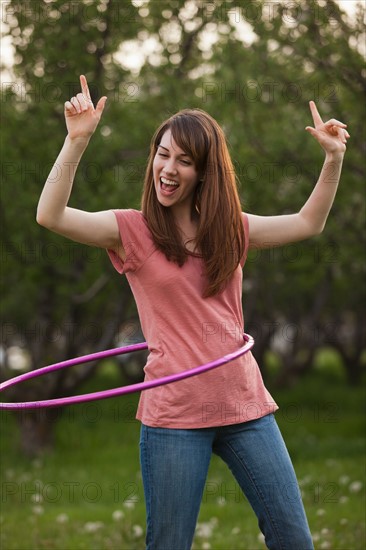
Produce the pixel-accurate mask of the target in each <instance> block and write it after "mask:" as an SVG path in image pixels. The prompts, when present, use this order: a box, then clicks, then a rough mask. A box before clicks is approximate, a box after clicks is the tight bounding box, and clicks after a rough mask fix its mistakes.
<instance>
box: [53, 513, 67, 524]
mask: <svg viewBox="0 0 366 550" xmlns="http://www.w3.org/2000/svg"><path fill="white" fill-rule="evenodd" d="M56 521H57V523H60V524H63V523H67V522H68V521H69V516H68V515H67V514H59V515H58V516H57V518H56Z"/></svg>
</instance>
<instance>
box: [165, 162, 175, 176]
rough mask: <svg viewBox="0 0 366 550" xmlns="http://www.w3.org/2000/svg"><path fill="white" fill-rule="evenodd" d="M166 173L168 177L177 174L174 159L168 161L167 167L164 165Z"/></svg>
mask: <svg viewBox="0 0 366 550" xmlns="http://www.w3.org/2000/svg"><path fill="white" fill-rule="evenodd" d="M164 172H165V173H166V174H167V175H173V174H176V173H177V168H176V166H175V160H174V159H173V158H169V159H167V161H166V163H165V165H164Z"/></svg>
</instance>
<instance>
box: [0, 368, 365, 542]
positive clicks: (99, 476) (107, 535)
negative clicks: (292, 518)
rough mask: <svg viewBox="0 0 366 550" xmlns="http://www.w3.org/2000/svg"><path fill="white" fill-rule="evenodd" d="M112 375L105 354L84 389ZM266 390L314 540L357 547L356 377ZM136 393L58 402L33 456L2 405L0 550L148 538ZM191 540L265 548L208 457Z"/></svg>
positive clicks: (248, 513)
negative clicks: (50, 432) (50, 439)
mask: <svg viewBox="0 0 366 550" xmlns="http://www.w3.org/2000/svg"><path fill="white" fill-rule="evenodd" d="M118 384H119V381H117V382H116V376H115V371H114V367H113V366H112V365H111V364H108V365H106V366H105V367H104V368H103V370H102V372H101V373H100V375H98V377H96V378H95V379H93V381H92V382H91V383H90V384H89V385H88V387H86V388H85V391H93V390H95V389H101V388H102V387H106V386H109V387H112V386H113V385H118ZM272 393H273V394H274V397H275V399H276V400H277V402H278V404H279V405H280V410H279V411H278V412H277V414H276V417H277V421H278V423H279V425H280V428H281V430H282V432H283V435H284V437H285V441H286V443H287V446H288V449H289V452H290V454H291V456H292V459H293V462H294V466H295V469H296V472H297V476H298V479H299V483H300V486H301V489H302V492H303V499H304V503H305V508H306V511H307V514H308V518H309V523H310V527H311V530H312V533H313V537H314V542H315V547H316V548H317V549H322V548H326V549H332V550H336V549H339V550H341V549H342V550H364V548H365V547H366V542H365V523H364V520H365V498H364V489H365V487H364V485H365V480H364V456H365V455H364V451H365V439H364V417H363V415H364V410H363V408H364V392H363V390H362V388H349V387H347V386H346V385H345V383H344V382H343V381H342V379H340V378H337V377H331V376H329V375H326V374H324V373H317V374H316V373H313V374H312V375H311V376H309V377H307V378H305V379H302V380H301V381H300V382H299V384H298V385H297V386H296V387H295V388H293V389H291V390H286V391H285V390H281V391H274V392H272ZM137 400H138V396H136V395H131V396H126V397H121V398H117V399H110V400H105V401H99V402H94V403H90V404H84V405H75V406H73V407H69V408H66V409H64V413H63V416H62V417H61V418H60V420H59V422H58V424H57V433H56V445H55V448H54V451H53V452H50V453H48V454H46V455H44V456H42V457H41V458H36V459H29V458H26V457H24V456H22V455H21V454H20V453H19V451H18V441H17V438H18V433H17V427H16V423H15V422H14V415H13V414H8V413H4V414H2V415H1V433H2V439H1V477H2V479H1V512H0V522H1V523H0V529H1V539H0V548H1V550H43V549H49V550H53V549H58V550H81V549H86V550H112V549H113V550H135V549H136V550H138V549H143V548H144V547H145V546H144V531H145V507H144V498H143V490H142V483H141V475H140V471H139V460H138V438H139V423H138V422H137V421H135V420H134V414H135V410H136V404H137ZM193 548H195V549H202V550H203V549H213V550H219V549H222V550H257V549H258V550H260V549H264V548H265V545H264V543H263V540H262V537H261V535H260V532H259V529H258V526H257V521H256V518H255V516H254V514H253V512H252V510H251V508H250V506H249V505H248V503H247V501H246V499H245V497H243V496H242V495H241V493H240V491H239V488H238V486H237V485H236V483H235V481H234V480H233V478H232V476H231V474H230V472H229V471H228V469H227V467H226V466H225V464H223V463H222V462H221V461H220V460H219V459H218V458H217V457H215V456H214V457H213V459H212V462H211V466H210V470H209V476H208V479H207V484H206V489H205V493H204V497H203V502H202V507H201V512H200V517H199V523H198V526H197V530H196V537H195V541H194V547H193ZM172 550H174V549H172ZM294 550H296V549H294Z"/></svg>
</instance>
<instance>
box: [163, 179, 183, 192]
mask: <svg viewBox="0 0 366 550" xmlns="http://www.w3.org/2000/svg"><path fill="white" fill-rule="evenodd" d="M178 187H179V183H177V182H176V181H174V180H169V179H167V178H163V177H161V178H160V188H161V190H162V191H163V194H164V195H172V194H173V193H174V192H175V191H176V190H177V189H178Z"/></svg>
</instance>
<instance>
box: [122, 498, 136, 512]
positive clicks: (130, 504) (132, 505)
mask: <svg viewBox="0 0 366 550" xmlns="http://www.w3.org/2000/svg"><path fill="white" fill-rule="evenodd" d="M123 506H124V507H125V508H128V509H129V510H133V509H134V508H135V503H134V502H133V501H132V500H126V502H124V503H123Z"/></svg>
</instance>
